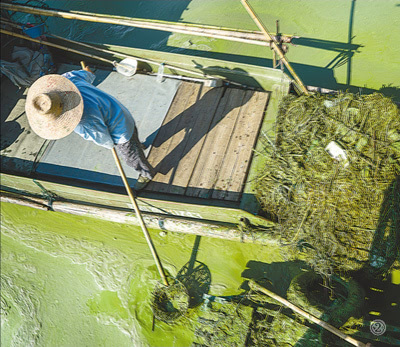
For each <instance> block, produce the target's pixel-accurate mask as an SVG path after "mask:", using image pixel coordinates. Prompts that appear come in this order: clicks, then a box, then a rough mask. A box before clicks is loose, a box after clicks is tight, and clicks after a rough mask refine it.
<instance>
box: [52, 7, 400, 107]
mask: <svg viewBox="0 0 400 347" xmlns="http://www.w3.org/2000/svg"><path fill="white" fill-rule="evenodd" d="M46 3H47V4H48V5H50V6H52V7H56V8H62V9H72V10H80V11H89V12H90V11H93V12H98V13H107V14H113V15H122V16H129V17H137V18H150V19H159V20H167V21H181V22H189V23H197V24H206V25H215V26H221V27H228V28H237V29H247V30H259V29H258V28H257V26H256V25H255V24H254V22H253V20H252V19H251V17H250V16H249V14H248V13H247V12H246V10H245V9H244V7H243V6H242V4H241V2H240V0H218V1H215V0H175V1H165V0H158V1H156V0H147V1H130V2H128V1H107V0H106V1H82V0H81V1H68V0H64V1H59V0H57V1H46ZM249 3H250V4H251V6H252V7H253V9H254V11H255V12H256V14H257V15H258V16H259V18H260V19H261V20H262V22H263V23H264V25H265V26H266V27H267V29H269V30H270V31H271V32H275V30H276V24H275V21H276V20H279V24H280V31H281V32H282V33H284V34H290V35H296V36H299V38H298V39H294V40H293V43H294V46H291V45H289V52H288V54H287V58H288V59H289V61H290V62H291V64H292V66H293V68H294V69H295V71H296V73H297V74H298V75H299V76H300V78H301V79H302V80H303V82H304V83H305V84H306V85H311V86H318V87H324V88H330V89H335V90H337V89H340V90H348V89H349V90H350V91H352V92H361V93H369V92H371V91H376V90H379V91H380V92H382V93H384V94H385V95H387V96H393V97H395V98H396V100H397V101H400V82H399V81H400V67H399V66H400V64H399V62H400V60H399V57H400V45H399V44H398V42H400V29H399V28H400V4H399V1H398V0H357V1H356V0H336V1H326V0H269V1H267V2H266V1H264V0H251V1H249ZM48 22H49V24H50V27H51V30H52V31H53V32H56V33H59V34H60V35H63V36H68V37H70V38H73V39H78V40H79V39H81V40H85V41H89V42H98V43H104V44H114V45H121V46H131V47H140V48H145V49H155V50H159V51H169V52H176V53H181V54H189V55H200V56H207V57H210V58H217V59H227V60H231V61H237V62H244V63H248V64H255V65H261V66H269V67H272V52H271V50H270V49H269V48H265V47H262V46H254V45H248V44H244V43H236V42H231V41H225V40H219V39H213V38H203V37H194V36H188V35H184V34H178V33H175V34H170V33H167V32H160V31H149V30H146V29H138V28H131V27H124V26H118V25H114V26H110V25H105V24H98V23H88V22H82V21H71V20H65V19H59V18H57V19H54V18H52V19H50V20H49V21H48ZM55 23H57V25H55ZM60 23H62V25H60Z"/></svg>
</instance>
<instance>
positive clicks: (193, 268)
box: [176, 236, 211, 307]
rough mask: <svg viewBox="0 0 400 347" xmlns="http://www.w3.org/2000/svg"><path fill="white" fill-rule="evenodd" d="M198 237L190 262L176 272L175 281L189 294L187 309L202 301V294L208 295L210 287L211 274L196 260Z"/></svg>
mask: <svg viewBox="0 0 400 347" xmlns="http://www.w3.org/2000/svg"><path fill="white" fill-rule="evenodd" d="M200 238H201V237H200V236H196V240H195V242H194V246H193V250H192V255H191V256H190V260H189V262H188V263H186V264H185V265H184V266H183V267H182V268H181V269H180V270H179V272H178V274H177V276H176V279H177V280H178V281H180V282H181V283H182V284H183V285H184V286H185V287H186V289H187V291H188V293H189V297H190V298H189V307H195V306H197V305H199V304H200V303H201V302H202V301H203V294H208V292H209V291H210V286H211V272H210V270H209V269H208V267H207V265H205V264H204V263H201V262H199V261H198V260H196V255H197V252H198V249H199V245H200Z"/></svg>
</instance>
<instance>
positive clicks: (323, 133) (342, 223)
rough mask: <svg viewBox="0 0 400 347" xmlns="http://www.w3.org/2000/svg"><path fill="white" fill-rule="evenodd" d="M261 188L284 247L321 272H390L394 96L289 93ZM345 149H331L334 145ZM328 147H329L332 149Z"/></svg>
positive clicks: (396, 193)
mask: <svg viewBox="0 0 400 347" xmlns="http://www.w3.org/2000/svg"><path fill="white" fill-rule="evenodd" d="M262 138H263V143H264V149H263V152H262V155H263V156H264V158H265V166H264V167H263V170H262V174H261V175H260V177H259V178H258V181H257V184H256V185H257V188H256V194H257V197H258V199H259V201H260V203H261V205H262V207H263V209H264V210H265V211H266V213H267V214H268V215H270V216H272V217H273V218H275V219H276V220H277V221H278V222H279V223H278V225H279V227H278V228H277V229H276V230H275V232H276V237H278V238H280V240H281V242H282V244H283V245H287V246H289V248H285V253H286V254H289V255H291V256H293V255H294V254H298V251H302V252H303V255H304V256H305V257H306V260H307V261H308V263H309V264H310V265H311V266H312V267H313V268H314V269H315V270H316V271H317V272H319V273H322V274H325V275H329V274H330V273H332V272H334V271H342V270H344V271H346V270H350V269H357V268H359V267H360V266H361V265H362V264H364V263H365V262H369V264H370V265H371V266H372V268H375V269H376V270H377V271H378V272H384V271H386V270H388V268H389V267H390V265H391V264H392V263H393V261H394V259H395V258H396V255H397V252H398V245H399V243H400V242H399V241H400V236H399V232H398V230H400V183H399V173H400V117H399V110H398V108H397V106H396V105H395V104H394V103H393V102H392V101H391V99H389V98H386V97H384V96H382V95H381V94H378V93H375V94H372V95H365V96H360V95H354V94H340V95H338V96H337V97H335V98H328V97H324V96H320V95H313V96H301V97H295V96H288V97H287V98H286V99H284V100H283V102H282V103H281V105H280V109H279V114H278V119H277V124H276V141H274V140H275V139H272V138H270V137H269V136H268V135H267V134H263V137H262ZM332 143H333V146H334V147H336V149H339V151H340V150H341V151H342V153H344V155H337V153H336V158H335V155H334V154H333V153H329V150H328V149H327V147H328V146H329V145H330V144H331V146H332ZM328 148H329V147H328Z"/></svg>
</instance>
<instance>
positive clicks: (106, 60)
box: [0, 29, 114, 65]
mask: <svg viewBox="0 0 400 347" xmlns="http://www.w3.org/2000/svg"><path fill="white" fill-rule="evenodd" d="M0 33H1V34H6V35H10V36H14V37H18V38H21V39H24V40H28V41H32V42H36V43H40V44H42V45H46V46H50V47H54V48H58V49H62V50H64V51H67V52H71V53H76V54H80V55H84V56H85V57H89V58H92V59H97V60H101V61H103V62H105V63H110V64H113V65H114V62H113V61H112V60H110V59H106V58H103V57H99V56H98V55H94V54H90V53H86V52H81V51H78V50H76V49H73V48H69V47H64V46H61V45H57V44H56V43H52V42H48V41H43V40H38V39H34V38H32V37H29V36H26V35H22V34H18V33H14V32H12V31H8V30H5V29H0Z"/></svg>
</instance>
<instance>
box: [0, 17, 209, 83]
mask: <svg viewBox="0 0 400 347" xmlns="http://www.w3.org/2000/svg"><path fill="white" fill-rule="evenodd" d="M2 21H3V22H7V21H4V20H2ZM7 24H9V23H7ZM12 25H13V26H15V27H19V26H17V25H15V24H12ZM0 32H1V33H2V34H6V35H10V36H14V37H18V38H22V39H25V40H29V41H32V42H36V43H40V44H42V45H47V46H50V47H54V48H58V49H62V50H65V51H67V52H72V53H76V54H81V55H84V56H86V57H89V58H92V59H97V60H101V61H103V62H106V63H110V64H112V65H118V63H116V62H114V61H113V60H110V59H106V58H103V57H100V56H98V55H94V54H89V53H85V52H82V51H79V50H76V49H73V48H69V47H64V46H61V45H57V44H55V43H51V42H48V41H43V40H38V39H34V38H31V37H29V36H26V35H22V34H18V33H14V32H12V31H8V30H5V29H0ZM49 36H52V37H54V38H56V39H59V40H63V41H66V42H69V43H73V44H77V45H80V46H82V47H86V48H90V49H93V50H97V51H99V52H103V53H107V54H113V55H116V56H119V57H123V58H133V59H136V60H137V61H141V62H144V63H148V64H156V65H159V64H161V63H159V62H157V61H153V60H150V59H144V58H140V57H137V56H133V55H128V54H124V53H120V52H115V51H111V50H108V49H103V48H98V47H95V46H92V45H88V44H86V43H82V42H77V41H73V40H69V39H66V38H64V37H61V36H57V35H53V34H50V35H49ZM164 65H165V66H166V67H167V68H169V69H171V70H176V71H182V72H185V73H187V74H192V75H195V76H200V77H203V78H211V79H215V77H213V76H209V75H207V74H204V73H200V72H196V71H192V70H188V69H184V68H181V67H178V66H174V65H170V64H166V63H164Z"/></svg>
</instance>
